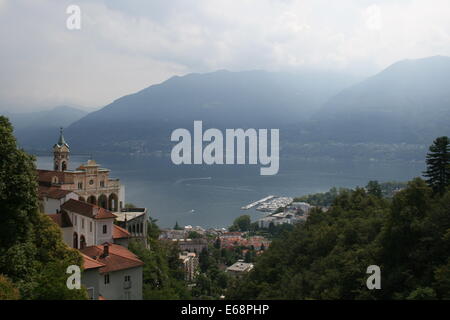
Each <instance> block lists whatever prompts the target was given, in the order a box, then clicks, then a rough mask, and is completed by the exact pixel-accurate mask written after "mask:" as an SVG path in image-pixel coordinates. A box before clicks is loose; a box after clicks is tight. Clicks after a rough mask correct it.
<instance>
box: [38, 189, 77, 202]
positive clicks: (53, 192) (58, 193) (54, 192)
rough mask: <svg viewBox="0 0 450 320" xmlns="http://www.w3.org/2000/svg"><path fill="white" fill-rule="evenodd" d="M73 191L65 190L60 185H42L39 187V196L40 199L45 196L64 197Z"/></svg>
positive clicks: (52, 197)
mask: <svg viewBox="0 0 450 320" xmlns="http://www.w3.org/2000/svg"><path fill="white" fill-rule="evenodd" d="M71 192H72V191H70V190H63V189H61V188H58V187H48V186H42V185H40V186H39V188H38V196H39V199H42V198H43V197H47V198H51V199H58V200H59V199H62V198H64V197H65V196H66V195H68V194H69V193H71Z"/></svg>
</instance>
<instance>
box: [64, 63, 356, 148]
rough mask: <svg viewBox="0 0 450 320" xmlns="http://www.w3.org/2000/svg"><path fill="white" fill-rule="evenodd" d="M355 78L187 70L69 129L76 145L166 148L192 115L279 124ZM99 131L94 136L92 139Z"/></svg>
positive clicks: (226, 124) (230, 123)
mask: <svg viewBox="0 0 450 320" xmlns="http://www.w3.org/2000/svg"><path fill="white" fill-rule="evenodd" d="M352 82H353V78H352V77H349V76H345V75H340V74H323V73H314V72H304V73H301V74H291V73H272V72H265V71H245V72H229V71H217V72H212V73H206V74H188V75H186V76H182V77H172V78H170V79H169V80H167V81H165V82H163V83H161V84H158V85H153V86H150V87H148V88H146V89H144V90H142V91H139V92H137V93H135V94H131V95H128V96H125V97H122V98H119V99H117V100H116V101H114V102H113V103H111V104H109V105H107V106H105V107H104V108H103V109H101V110H99V111H97V112H93V113H91V114H89V115H88V116H86V117H84V118H83V119H81V120H79V121H77V122H75V123H74V124H72V125H71V126H70V127H69V128H68V129H67V130H66V136H67V138H68V139H69V141H71V143H72V145H73V146H74V147H79V148H81V147H82V148H87V149H91V150H102V151H119V152H136V151H138V152H152V151H155V150H163V149H164V150H166V149H168V148H169V145H170V140H169V137H170V133H171V132H172V130H174V129H176V128H189V129H190V128H192V125H193V121H194V120H203V122H204V126H205V127H206V126H208V127H218V128H239V127H244V128H246V127H247V128H249V127H250V128H264V127H269V128H278V127H281V126H283V125H285V124H288V123H291V124H293V123H297V122H299V121H304V120H306V119H308V118H309V117H310V116H311V115H312V114H313V113H314V112H315V111H316V110H317V109H318V108H319V107H320V106H321V105H322V104H323V103H324V102H325V101H326V100H327V99H328V98H329V97H331V96H333V95H334V94H336V93H337V92H339V91H340V90H342V89H343V88H345V87H346V86H348V85H349V84H351V83H352ZM92 136H95V137H96V138H95V139H89V138H90V137H92Z"/></svg>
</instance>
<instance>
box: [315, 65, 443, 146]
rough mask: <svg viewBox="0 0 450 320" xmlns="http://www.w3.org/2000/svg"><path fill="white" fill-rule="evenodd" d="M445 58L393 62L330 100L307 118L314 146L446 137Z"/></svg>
mask: <svg viewBox="0 0 450 320" xmlns="http://www.w3.org/2000/svg"><path fill="white" fill-rule="evenodd" d="M449 83H450V57H442V56H436V57H430V58H425V59H418V60H403V61H400V62H397V63H395V64H393V65H391V66H390V67H388V68H387V69H385V70H383V71H382V72H380V73H378V74H376V75H375V76H373V77H370V78H368V79H366V80H364V81H362V82H360V83H358V84H356V85H354V86H351V87H350V88H348V89H345V90H343V91H342V92H340V93H339V94H337V95H335V96H334V97H332V98H331V99H330V100H329V101H328V102H327V103H325V105H324V106H323V107H322V108H321V110H320V111H319V112H318V113H317V114H315V116H314V117H313V119H314V122H313V125H314V129H313V130H312V135H314V136H316V137H317V140H320V141H329V140H333V141H339V142H381V143H402V142H406V143H429V142H430V139H431V138H432V137H435V136H439V135H446V134H447V135H448V134H450V126H449V125H448V123H449V121H450V90H449Z"/></svg>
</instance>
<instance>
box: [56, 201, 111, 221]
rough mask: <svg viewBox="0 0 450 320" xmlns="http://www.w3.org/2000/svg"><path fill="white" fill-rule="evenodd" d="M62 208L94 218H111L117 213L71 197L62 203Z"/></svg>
mask: <svg viewBox="0 0 450 320" xmlns="http://www.w3.org/2000/svg"><path fill="white" fill-rule="evenodd" d="M61 209H63V210H67V211H71V212H75V213H78V214H81V215H83V216H85V217H88V218H93V219H111V218H115V217H116V215H115V214H113V213H112V212H111V211H109V210H106V209H104V208H101V207H99V206H97V205H95V204H90V203H87V202H84V201H79V200H75V199H69V200H68V201H66V202H64V203H63V204H62V205H61Z"/></svg>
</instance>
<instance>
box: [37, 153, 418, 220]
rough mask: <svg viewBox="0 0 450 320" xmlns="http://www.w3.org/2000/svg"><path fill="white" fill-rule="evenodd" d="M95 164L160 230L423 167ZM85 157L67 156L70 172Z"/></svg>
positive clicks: (45, 165) (40, 161)
mask: <svg viewBox="0 0 450 320" xmlns="http://www.w3.org/2000/svg"><path fill="white" fill-rule="evenodd" d="M94 158H95V160H96V161H97V163H99V164H100V165H101V166H102V167H104V168H108V169H110V170H111V176H112V177H114V178H120V180H121V182H122V183H123V184H124V185H125V198H126V202H130V203H133V204H135V205H136V206H143V207H147V208H148V209H149V211H150V216H151V217H153V218H156V219H158V224H159V225H160V226H161V227H172V226H174V224H175V222H177V221H178V223H179V224H180V225H193V226H196V225H200V226H203V227H226V226H229V225H231V224H232V222H233V220H234V219H235V218H236V217H237V216H239V215H241V214H250V216H251V217H252V218H253V219H257V218H259V217H261V216H263V213H260V212H258V211H256V210H254V209H251V210H245V211H244V210H241V209H240V208H241V207H242V206H244V205H246V204H249V203H251V202H253V201H256V200H259V199H261V198H263V197H265V196H267V195H278V196H291V197H295V196H301V195H305V194H309V193H315V192H324V191H327V190H329V189H330V188H331V187H333V186H336V187H355V186H365V185H366V184H367V182H368V181H369V180H378V181H380V182H384V181H393V180H396V181H406V180H409V179H411V178H413V177H416V176H420V175H421V172H422V171H423V170H424V168H425V164H424V163H417V162H349V161H332V160H329V161H310V160H304V159H297V160H296V159H281V161H280V171H279V173H278V174H277V175H275V176H260V175H259V166H248V165H228V166H227V165H221V166H218V165H216V166H205V165H202V166H200V165H191V166H187V165H182V166H175V165H173V164H172V163H171V162H170V159H168V158H163V157H161V158H156V157H152V158H150V157H148V158H142V157H123V156H108V157H105V156H98V157H95V156H94ZM87 160H88V157H82V156H72V157H71V164H70V169H75V168H76V167H77V166H78V165H80V164H81V163H82V162H86V161H87ZM52 161H53V160H52V157H42V156H41V157H38V158H37V166H38V168H40V169H51V168H52Z"/></svg>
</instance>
